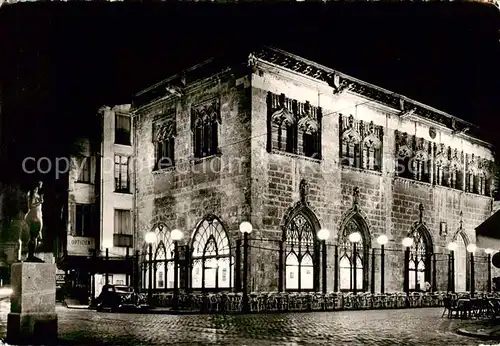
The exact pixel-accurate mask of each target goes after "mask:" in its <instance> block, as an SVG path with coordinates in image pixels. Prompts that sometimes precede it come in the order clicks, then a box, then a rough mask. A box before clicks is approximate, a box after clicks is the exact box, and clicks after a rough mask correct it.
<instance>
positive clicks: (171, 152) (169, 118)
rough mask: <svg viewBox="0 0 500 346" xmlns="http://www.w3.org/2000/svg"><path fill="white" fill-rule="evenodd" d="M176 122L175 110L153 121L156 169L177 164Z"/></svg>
mask: <svg viewBox="0 0 500 346" xmlns="http://www.w3.org/2000/svg"><path fill="white" fill-rule="evenodd" d="M175 124H176V122H175V112H172V113H170V114H167V115H164V116H163V117H162V118H161V119H158V120H156V121H155V122H154V123H153V144H154V146H155V166H154V169H155V170H156V169H160V170H161V169H163V168H168V167H171V166H174V165H175V135H176V127H175Z"/></svg>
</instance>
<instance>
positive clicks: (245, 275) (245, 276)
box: [240, 221, 253, 312]
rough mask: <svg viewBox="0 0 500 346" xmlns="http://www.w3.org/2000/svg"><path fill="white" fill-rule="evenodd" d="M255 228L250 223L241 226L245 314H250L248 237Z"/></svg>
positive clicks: (243, 223)
mask: <svg viewBox="0 0 500 346" xmlns="http://www.w3.org/2000/svg"><path fill="white" fill-rule="evenodd" d="M252 230H253V226H252V224H251V223H250V222H248V221H243V222H242V223H241V224H240V232H241V233H243V312H248V310H249V306H248V235H249V234H250V233H252Z"/></svg>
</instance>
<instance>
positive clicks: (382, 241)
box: [377, 234, 389, 294]
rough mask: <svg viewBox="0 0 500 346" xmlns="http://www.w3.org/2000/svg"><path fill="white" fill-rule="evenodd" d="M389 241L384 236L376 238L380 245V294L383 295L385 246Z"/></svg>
mask: <svg viewBox="0 0 500 346" xmlns="http://www.w3.org/2000/svg"><path fill="white" fill-rule="evenodd" d="M388 241H389V239H388V238H387V236H386V235H385V234H382V235H381V236H379V237H378V238H377V243H379V244H380V293H382V294H384V291H385V244H387V242H388Z"/></svg>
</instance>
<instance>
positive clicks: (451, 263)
mask: <svg viewBox="0 0 500 346" xmlns="http://www.w3.org/2000/svg"><path fill="white" fill-rule="evenodd" d="M457 248H458V244H457V243H455V242H453V241H452V242H450V243H449V244H448V250H450V254H449V257H448V268H449V269H448V292H451V293H455V251H456V250H457Z"/></svg>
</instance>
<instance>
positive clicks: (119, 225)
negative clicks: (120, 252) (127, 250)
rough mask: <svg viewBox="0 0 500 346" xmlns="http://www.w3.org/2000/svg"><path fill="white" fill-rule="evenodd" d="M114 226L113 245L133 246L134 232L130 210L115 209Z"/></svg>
mask: <svg viewBox="0 0 500 346" xmlns="http://www.w3.org/2000/svg"><path fill="white" fill-rule="evenodd" d="M114 226H115V229H114V233H113V246H116V247H131V246H132V245H133V244H132V240H133V234H134V233H133V229H132V222H131V214H130V210H122V209H115V222H114Z"/></svg>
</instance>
